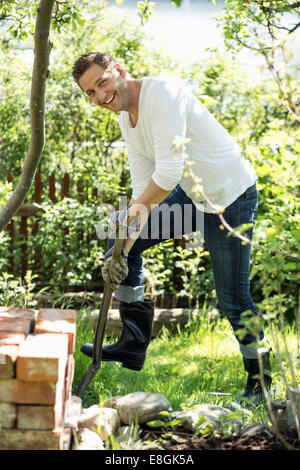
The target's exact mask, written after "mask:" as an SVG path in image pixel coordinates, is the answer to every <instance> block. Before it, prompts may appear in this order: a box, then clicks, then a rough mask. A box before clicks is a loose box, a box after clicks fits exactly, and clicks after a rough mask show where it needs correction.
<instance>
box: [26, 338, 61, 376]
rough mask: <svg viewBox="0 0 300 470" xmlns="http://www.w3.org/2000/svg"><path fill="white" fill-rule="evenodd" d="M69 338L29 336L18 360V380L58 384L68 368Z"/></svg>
mask: <svg viewBox="0 0 300 470" xmlns="http://www.w3.org/2000/svg"><path fill="white" fill-rule="evenodd" d="M67 354H68V337H67V335H63V334H54V333H53V334H52V333H50V334H46V333H45V334H37V335H29V336H27V338H26V340H25V341H24V343H22V344H21V346H20V350H19V353H18V358H17V378H18V379H20V380H24V381H30V382H31V381H33V382H42V381H43V382H56V381H57V380H58V378H59V375H60V369H61V368H65V367H66V362H67Z"/></svg>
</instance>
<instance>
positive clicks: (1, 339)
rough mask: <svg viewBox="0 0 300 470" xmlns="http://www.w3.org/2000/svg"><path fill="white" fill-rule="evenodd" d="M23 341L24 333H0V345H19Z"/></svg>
mask: <svg viewBox="0 0 300 470" xmlns="http://www.w3.org/2000/svg"><path fill="white" fill-rule="evenodd" d="M24 340H25V334H24V333H15V332H14V331H0V344H21V343H22V342H23V341H24Z"/></svg>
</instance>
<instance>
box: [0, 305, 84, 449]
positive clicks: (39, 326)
mask: <svg viewBox="0 0 300 470" xmlns="http://www.w3.org/2000/svg"><path fill="white" fill-rule="evenodd" d="M75 332H76V312H75V311H74V310H60V309H40V310H39V311H38V312H34V311H33V310H27V309H21V308H13V307H0V450H4V449H9V450H11V449H13V450H21V449H36V450H48V449H53V450H62V449H67V448H68V445H69V442H70V439H71V429H66V428H64V418H65V414H66V410H67V407H68V403H69V400H70V398H71V391H72V381H73V376H74V359H73V352H74V345H75Z"/></svg>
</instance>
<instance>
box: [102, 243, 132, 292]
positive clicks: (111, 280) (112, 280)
mask: <svg viewBox="0 0 300 470" xmlns="http://www.w3.org/2000/svg"><path fill="white" fill-rule="evenodd" d="M112 253H113V247H112V248H110V249H109V250H108V251H107V252H106V253H105V256H104V266H103V268H102V276H103V279H104V281H105V282H106V284H107V285H108V286H109V287H110V288H111V289H112V290H113V291H115V290H117V289H118V287H119V285H120V284H121V282H122V281H123V280H124V279H126V277H127V275H128V256H127V255H125V253H124V251H123V250H122V252H121V255H120V258H119V259H117V260H113V259H112Z"/></svg>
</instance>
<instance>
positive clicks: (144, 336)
mask: <svg viewBox="0 0 300 470" xmlns="http://www.w3.org/2000/svg"><path fill="white" fill-rule="evenodd" d="M120 317H121V320H122V323H123V327H122V331H121V336H120V338H119V339H118V341H116V342H115V343H112V344H107V345H105V346H103V347H102V361H117V362H121V363H122V366H123V367H126V368H127V369H131V370H141V369H142V368H143V365H144V362H145V358H146V350H147V347H148V345H149V343H150V340H151V332H152V323H153V317H154V301H153V300H150V299H145V300H144V301H143V302H133V303H130V304H128V303H126V302H120ZM80 351H81V352H82V353H83V354H85V355H86V356H89V357H93V345H92V344H90V343H86V344H83V345H82V346H81V348H80Z"/></svg>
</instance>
